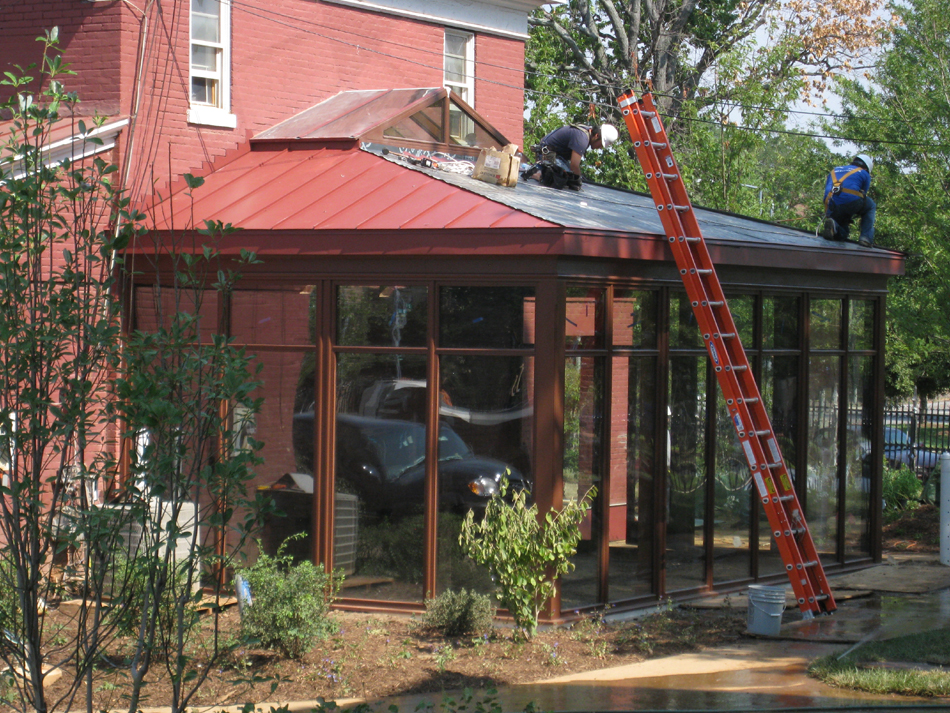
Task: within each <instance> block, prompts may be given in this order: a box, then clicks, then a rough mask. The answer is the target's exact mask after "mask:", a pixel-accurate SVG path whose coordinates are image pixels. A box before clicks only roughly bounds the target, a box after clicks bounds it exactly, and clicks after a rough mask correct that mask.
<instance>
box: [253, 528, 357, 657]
mask: <svg viewBox="0 0 950 713" xmlns="http://www.w3.org/2000/svg"><path fill="white" fill-rule="evenodd" d="M286 544H287V542H286V541H285V542H284V543H283V544H282V545H281V546H280V548H278V550H277V554H276V555H275V556H273V557H271V556H269V555H266V554H261V556H260V557H259V558H258V560H257V562H255V563H254V564H253V565H251V566H250V567H247V568H244V569H242V570H240V572H239V573H238V574H240V576H242V577H243V578H244V580H245V581H246V582H247V584H248V587H249V588H250V592H251V601H250V603H249V605H248V606H246V607H245V608H244V612H243V614H242V616H241V635H242V636H243V637H244V638H245V639H246V640H249V641H254V642H257V643H258V644H260V645H261V646H263V647H264V648H268V649H276V650H278V651H280V652H281V653H282V654H284V655H285V656H287V657H289V658H300V657H301V656H303V655H304V654H305V653H307V652H308V651H309V650H310V649H311V648H312V647H313V645H314V642H316V641H317V640H318V639H321V638H324V637H325V636H327V635H328V634H329V633H331V632H332V631H333V628H334V627H333V624H332V622H331V621H330V619H329V617H328V614H329V611H330V605H331V604H332V603H333V600H334V599H335V597H336V594H337V592H338V591H339V590H340V584H341V582H342V576H340V577H336V576H334V575H333V573H327V572H324V570H323V565H314V564H313V563H311V562H300V563H298V564H296V565H294V564H293V557H292V556H291V555H289V554H287V553H286V552H285V551H284V545H286Z"/></svg>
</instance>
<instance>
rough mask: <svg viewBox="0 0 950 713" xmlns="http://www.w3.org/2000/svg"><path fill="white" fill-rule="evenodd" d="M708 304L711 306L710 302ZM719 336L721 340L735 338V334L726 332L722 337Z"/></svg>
mask: <svg viewBox="0 0 950 713" xmlns="http://www.w3.org/2000/svg"><path fill="white" fill-rule="evenodd" d="M709 304H712V302H710V303H709ZM720 336H721V337H722V338H723V339H735V338H736V333H735V332H726V333H725V334H722V335H720Z"/></svg>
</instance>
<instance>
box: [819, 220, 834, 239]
mask: <svg viewBox="0 0 950 713" xmlns="http://www.w3.org/2000/svg"><path fill="white" fill-rule="evenodd" d="M837 232H838V225H837V223H835V221H834V218H825V222H824V223H823V224H822V226H821V237H823V238H824V239H825V240H834V239H835V233H837Z"/></svg>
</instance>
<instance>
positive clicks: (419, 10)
mask: <svg viewBox="0 0 950 713" xmlns="http://www.w3.org/2000/svg"><path fill="white" fill-rule="evenodd" d="M322 1H323V2H328V3H332V4H334V5H346V6H349V7H355V8H359V9H361V10H368V11H371V12H382V13H386V14H388V15H397V16H400V17H409V18H412V19H414V20H420V21H423V22H431V23H435V24H440V25H449V26H452V27H458V28H461V29H466V30H471V31H473V32H484V33H489V34H494V35H500V36H502V37H511V38H513V39H518V40H526V39H527V38H528V15H529V14H530V13H531V12H532V11H533V10H535V9H536V8H538V7H540V6H541V5H543V4H545V3H544V2H542V1H541V0H322Z"/></svg>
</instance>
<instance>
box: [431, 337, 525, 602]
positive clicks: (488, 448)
mask: <svg viewBox="0 0 950 713" xmlns="http://www.w3.org/2000/svg"><path fill="white" fill-rule="evenodd" d="M440 366H441V375H442V388H441V392H440V406H439V411H440V425H439V429H440V430H439V527H438V529H439V553H438V559H437V562H436V577H437V589H438V591H439V592H443V591H445V590H447V589H455V590H458V589H462V588H465V589H469V590H474V591H477V592H483V593H489V592H492V591H493V589H494V587H493V585H492V582H491V577H490V576H489V574H488V572H487V571H486V570H484V569H482V568H481V567H478V566H476V565H475V563H474V562H473V561H472V560H471V559H470V558H468V557H466V556H464V555H463V554H462V552H461V549H460V547H459V544H458V540H459V532H460V530H461V524H462V520H463V518H464V517H465V514H466V513H467V512H468V511H469V510H475V512H476V513H478V514H480V513H483V512H484V510H485V504H486V503H487V502H488V500H489V498H491V496H492V495H493V494H494V493H496V492H497V491H498V489H499V486H500V484H501V480H502V478H505V479H507V480H508V483H509V487H510V488H511V489H512V490H514V489H518V490H525V489H527V490H528V492H529V494H530V492H531V491H532V483H533V480H534V476H533V469H532V464H531V454H532V452H533V445H532V443H533V441H532V436H533V423H534V414H533V410H532V403H533V394H532V387H533V385H534V360H533V359H531V358H530V357H520V356H517V357H490V356H460V355H459V356H456V355H452V356H443V357H442V358H441V360H440ZM530 502H531V501H530V498H529V503H530Z"/></svg>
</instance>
